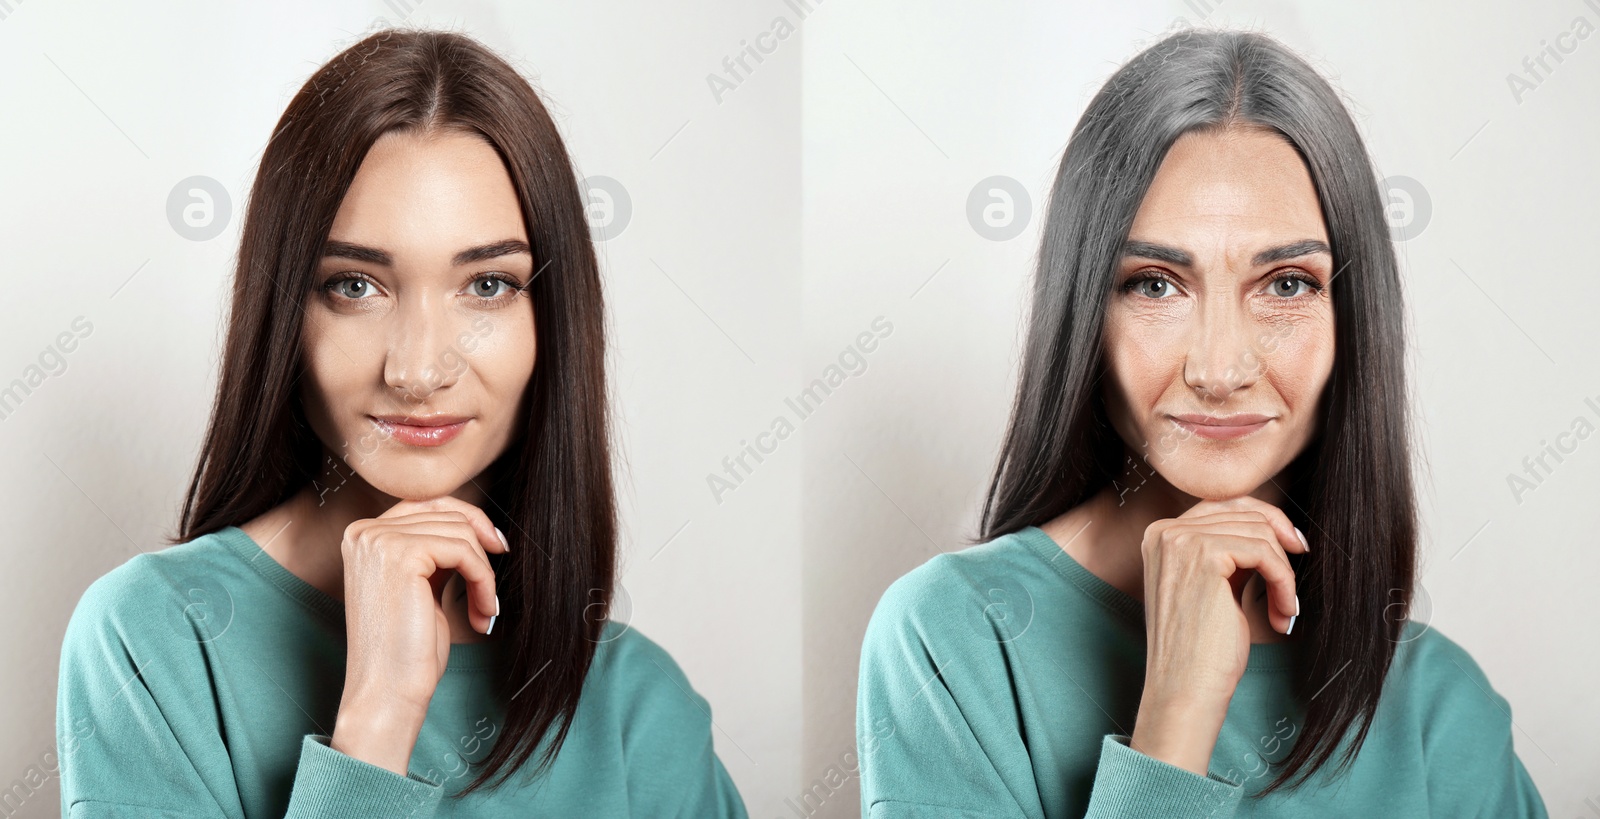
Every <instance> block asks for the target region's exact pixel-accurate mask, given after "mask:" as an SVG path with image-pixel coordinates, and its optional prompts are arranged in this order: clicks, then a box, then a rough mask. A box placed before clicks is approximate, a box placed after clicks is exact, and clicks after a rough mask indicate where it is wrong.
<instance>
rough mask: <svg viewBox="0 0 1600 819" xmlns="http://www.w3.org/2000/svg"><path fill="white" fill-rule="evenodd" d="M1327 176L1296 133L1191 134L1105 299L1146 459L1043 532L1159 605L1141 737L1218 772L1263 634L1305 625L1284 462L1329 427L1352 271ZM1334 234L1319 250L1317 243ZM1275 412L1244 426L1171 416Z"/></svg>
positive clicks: (1134, 439)
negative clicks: (1342, 277)
mask: <svg viewBox="0 0 1600 819" xmlns="http://www.w3.org/2000/svg"><path fill="white" fill-rule="evenodd" d="M1327 242H1328V235H1327V228H1326V226H1325V225H1324V223H1323V220H1322V211H1321V208H1320V206H1319V204H1318V201H1317V195H1316V188H1315V186H1314V185H1313V183H1312V181H1311V176H1310V174H1309V172H1308V171H1307V170H1306V167H1305V165H1304V163H1303V162H1302V161H1301V159H1300V157H1299V155H1298V153H1296V151H1295V150H1294V148H1293V146H1291V145H1290V144H1289V143H1288V142H1287V141H1285V140H1284V139H1283V138H1282V137H1281V136H1279V135H1277V134H1275V133H1273V132H1271V131H1267V130H1264V129H1259V128H1253V127H1240V128H1234V129H1229V130H1226V131H1221V132H1191V133H1189V134H1186V135H1184V136H1182V137H1180V138H1179V139H1178V140H1177V141H1176V142H1175V143H1174V144H1173V146H1172V149H1171V150H1170V151H1169V152H1168V153H1167V156H1166V157H1165V159H1164V160H1163V161H1162V164H1161V167H1160V168H1159V169H1158V170H1157V172H1156V176H1155V179H1154V181H1153V183H1152V184H1151V187H1150V189H1149V191H1148V192H1147V193H1146V195H1145V198H1144V201H1143V202H1142V203H1141V204H1140V207H1139V211H1138V213H1137V215H1136V216H1135V218H1134V222H1133V225H1132V227H1131V228H1130V230H1129V235H1128V243H1129V247H1130V252H1128V253H1126V254H1125V255H1124V257H1123V258H1122V259H1121V261H1120V264H1119V269H1118V271H1117V274H1116V279H1115V285H1114V287H1113V291H1112V293H1111V296H1110V301H1109V302H1108V307H1107V312H1106V323H1105V330H1104V335H1103V343H1104V349H1105V355H1106V367H1107V374H1106V377H1105V379H1104V380H1103V382H1102V383H1103V384H1104V385H1105V386H1104V393H1103V398H1104V400H1105V405H1106V409H1107V413H1108V415H1109V417H1110V420H1111V423H1112V426H1113V427H1114V428H1115V429H1116V430H1117V433H1118V435H1119V436H1120V437H1121V438H1122V440H1123V442H1124V443H1125V445H1126V450H1127V454H1128V457H1129V458H1130V459H1131V461H1132V462H1133V464H1132V466H1130V467H1129V468H1128V469H1127V470H1126V471H1125V473H1124V475H1123V476H1122V478H1121V479H1120V480H1119V481H1118V482H1117V483H1116V484H1115V485H1114V486H1111V487H1107V488H1106V489H1104V490H1102V491H1101V492H1100V493H1098V494H1097V495H1096V496H1095V497H1093V498H1091V499H1090V500H1089V501H1087V502H1085V503H1084V504H1082V505H1080V506H1078V507H1076V508H1074V509H1072V510H1069V511H1068V512H1066V513H1065V514H1063V515H1061V516H1060V517H1058V518H1056V519H1054V520H1052V521H1050V522H1048V523H1046V524H1045V525H1044V526H1042V527H1041V528H1042V529H1043V530H1044V531H1045V533H1046V534H1049V535H1050V536H1051V537H1052V538H1053V539H1054V540H1055V541H1056V543H1058V544H1060V545H1061V547H1062V548H1063V549H1064V550H1065V551H1066V552H1067V553H1068V554H1070V555H1072V557H1073V558H1074V559H1075V560H1077V561H1078V562H1079V563H1081V564H1083V566H1084V567H1085V568H1087V569H1089V571H1091V572H1093V573H1094V574H1096V575H1097V576H1099V577H1101V578H1102V579H1104V580H1105V581H1106V582H1108V583H1110V584H1111V585H1112V586H1114V587H1116V588H1118V589H1121V590H1122V591H1124V592H1126V593H1127V594H1128V595H1130V596H1131V597H1133V598H1135V599H1137V600H1139V601H1141V602H1142V603H1144V607H1145V623H1146V634H1147V637H1148V648H1147V653H1146V671H1145V683H1144V691H1143V695H1142V698H1141V700H1140V704H1139V715H1138V719H1137V721H1136V723H1135V726H1134V730H1133V734H1132V743H1131V744H1132V747H1133V748H1134V749H1136V750H1138V751H1140V752H1142V753H1144V754H1146V755H1148V756H1151V757H1154V758H1156V759H1160V760H1162V761H1164V762H1168V763H1170V764H1172V765H1175V766H1178V767H1180V768H1184V769H1186V770H1189V771H1192V772H1194V773H1197V774H1199V775H1201V776H1204V775H1206V772H1207V768H1208V765H1209V763H1210V760H1211V753H1212V750H1213V749H1214V748H1215V746H1216V741H1217V736H1218V734H1219V733H1220V732H1221V730H1222V723H1223V721H1224V719H1225V718H1226V717H1227V713H1228V704H1229V702H1230V701H1231V699H1232V697H1233V692H1234V689H1235V688H1236V687H1237V685H1238V683H1239V679H1240V677H1242V676H1243V674H1244V669H1245V665H1246V663H1247V662H1248V660H1249V654H1250V644H1251V643H1270V642H1281V641H1284V640H1291V639H1294V637H1293V636H1289V635H1290V634H1292V632H1290V623H1291V620H1290V618H1291V616H1294V615H1298V614H1299V601H1298V599H1297V597H1296V594H1295V577H1294V572H1293V569H1292V568H1291V566H1290V564H1289V561H1288V553H1289V552H1295V553H1299V554H1304V553H1306V552H1307V551H1308V549H1307V547H1306V545H1305V543H1304V540H1303V535H1302V534H1301V533H1300V532H1298V531H1297V530H1296V529H1295V527H1294V526H1293V524H1291V523H1290V521H1289V519H1288V518H1287V517H1286V516H1285V515H1284V513H1283V511H1282V509H1281V508H1280V507H1281V505H1282V504H1284V503H1285V502H1286V500H1285V498H1284V494H1283V488H1282V486H1281V485H1280V481H1279V475H1280V473H1281V472H1282V470H1283V469H1284V468H1285V467H1286V466H1288V465H1289V464H1290V463H1291V462H1292V461H1293V460H1294V458H1295V457H1296V456H1298V455H1299V454H1300V453H1301V452H1303V451H1304V450H1305V448H1306V446H1307V444H1308V443H1309V442H1310V441H1311V440H1312V438H1313V437H1314V436H1315V435H1316V433H1317V418H1318V410H1319V406H1318V404H1319V402H1320V397H1321V394H1322V391H1323V388H1324V386H1325V385H1326V384H1327V381H1328V377H1329V375H1330V373H1331V372H1332V369H1333V354H1334V313H1333V302H1332V293H1333V290H1332V285H1333V282H1334V279H1335V276H1336V272H1335V270H1334V269H1333V257H1332V254H1331V252H1330V251H1329V250H1328V249H1327ZM1318 243H1320V246H1319V244H1318ZM1191 413H1192V414H1200V415H1210V416H1223V417H1225V416H1229V415H1234V414H1238V413H1255V414H1260V415H1265V416H1269V417H1270V418H1271V420H1269V421H1268V422H1267V423H1266V425H1265V426H1264V427H1262V428H1261V429H1259V430H1257V431H1256V432H1253V433H1251V434H1249V435H1246V436H1244V437H1242V438H1235V439H1231V440H1218V439H1211V438H1206V437H1201V436H1199V435H1195V434H1193V432H1192V431H1190V430H1188V429H1186V428H1184V427H1183V426H1181V425H1179V424H1178V423H1177V422H1176V421H1175V420H1174V419H1173V418H1172V416H1174V415H1183V414H1191Z"/></svg>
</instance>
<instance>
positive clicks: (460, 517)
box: [331, 496, 508, 776]
mask: <svg viewBox="0 0 1600 819" xmlns="http://www.w3.org/2000/svg"><path fill="white" fill-rule="evenodd" d="M340 549H341V551H342V553H343V557H344V589H345V628H346V633H347V635H348V639H349V648H348V652H349V653H348V655H347V659H346V663H345V680H344V694H343V697H342V699H341V700H340V703H339V716H338V720H337V722H336V724H335V727H334V734H333V738H332V740H333V741H332V743H331V744H332V747H334V748H335V749H336V750H339V751H341V752H343V753H346V754H349V755H350V756H353V757H355V758H357V759H362V760H365V761H367V762H371V763H372V764H374V765H379V766H380V767H383V768H387V769H388V770H391V771H394V772H396V773H399V774H401V775H402V776H403V775H405V773H406V768H407V765H408V763H409V762H410V759H411V749H412V748H413V747H414V746H415V745H416V740H417V734H418V733H419V732H420V731H421V729H422V722H423V720H424V719H425V718H426V716H427V713H428V704H429V702H431V701H432V699H433V692H434V690H435V689H436V688H437V687H438V684H439V678H440V677H442V676H444V670H445V666H446V665H447V664H448V663H449V659H450V623H449V620H448V619H447V618H446V617H445V612H444V604H443V602H442V601H441V599H440V597H441V594H442V592H443V590H444V586H445V584H446V583H448V582H449V581H450V577H451V572H452V571H454V572H458V573H460V575H461V577H462V579H463V580H464V581H465V583H466V586H467V601H468V619H469V621H470V622H471V623H472V626H473V628H475V629H477V630H478V631H481V632H487V631H488V628H489V618H490V617H491V616H493V615H498V614H499V600H498V598H497V597H496V595H495V577H494V569H493V568H492V567H491V566H490V565H489V557H488V554H487V553H488V552H489V551H493V552H496V553H500V554H504V553H505V552H507V551H508V549H507V547H506V545H505V542H504V540H503V539H502V536H501V535H500V533H499V531H498V530H497V529H495V527H494V524H493V523H491V522H490V521H489V518H488V516H487V515H485V514H484V513H483V510H481V509H479V508H477V507H476V506H473V505H471V504H469V503H466V502H464V501H461V500H459V499H457V498H453V497H448V496H447V497H442V498H435V499H432V500H426V501H410V500H407V501H401V502H400V503H397V504H395V505H394V506H393V507H391V508H390V509H389V510H388V511H386V512H384V513H383V514H382V515H379V516H378V517H376V518H365V519H362V520H358V521H355V522H354V523H351V524H350V525H349V526H347V527H345V530H344V539H343V542H342V543H341V544H340Z"/></svg>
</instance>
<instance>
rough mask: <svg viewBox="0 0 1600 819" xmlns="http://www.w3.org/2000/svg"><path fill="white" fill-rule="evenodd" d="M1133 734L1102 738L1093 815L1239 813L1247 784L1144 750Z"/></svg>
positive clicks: (1218, 815)
mask: <svg viewBox="0 0 1600 819" xmlns="http://www.w3.org/2000/svg"><path fill="white" fill-rule="evenodd" d="M1131 739H1132V738H1131V737H1129V736H1127V735H1125V734H1107V735H1105V737H1104V738H1102V739H1101V741H1100V766H1099V768H1097V769H1096V771H1095V776H1094V792H1093V793H1092V794H1091V795H1090V797H1089V811H1088V815H1090V816H1127V817H1144V816H1149V817H1173V816H1196V817H1202V816H1203V817H1211V818H1212V819H1222V817H1227V816H1233V815H1234V811H1235V810H1236V809H1237V808H1238V806H1239V800H1240V798H1241V797H1242V796H1243V795H1244V787H1243V786H1242V785H1240V784H1239V783H1236V782H1232V781H1230V780H1227V779H1223V778H1221V777H1218V776H1201V775H1199V774H1197V773H1195V772H1194V771H1190V770H1187V769H1184V768H1180V767H1178V766H1176V765H1172V764H1170V763H1167V762H1163V761H1161V760H1159V759H1156V758H1155V757H1152V756H1148V755H1146V754H1143V753H1140V752H1139V751H1136V750H1134V749H1133V747H1132V746H1131V745H1129V742H1130V740H1131Z"/></svg>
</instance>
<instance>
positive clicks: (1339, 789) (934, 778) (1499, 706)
mask: <svg viewBox="0 0 1600 819" xmlns="http://www.w3.org/2000/svg"><path fill="white" fill-rule="evenodd" d="M1297 650H1298V643H1295V642H1293V641H1289V642H1284V643H1263V644H1255V645H1252V646H1251V647H1250V660H1249V665H1248V667H1247V668H1246V670H1245V672H1244V676H1243V678H1242V679H1241V680H1240V681H1239V685H1238V688H1237V689H1236V690H1235V692H1234V695H1233V700H1232V702H1231V703H1230V704H1229V706H1228V714H1227V719H1226V721H1225V723H1224V724H1223V726H1222V731H1221V735H1220V736H1219V737H1218V738H1217V744H1216V747H1215V750H1214V751H1213V752H1212V755H1211V763H1210V771H1209V775H1208V776H1200V775H1199V774H1196V773H1193V772H1191V771H1188V770H1186V769H1183V768H1179V767H1177V766H1175V765H1170V764H1168V763H1166V762H1162V761H1159V760H1156V759H1154V758H1152V757H1149V756H1146V755H1144V754H1142V753H1140V752H1138V751H1135V750H1133V749H1132V748H1130V747H1129V746H1128V737H1129V736H1130V735H1131V734H1132V732H1133V726H1134V718H1135V716H1136V712H1137V710H1138V706H1139V698H1140V694H1141V691H1142V688H1143V680H1144V667H1145V630H1144V608H1143V605H1142V604H1141V603H1140V602H1139V601H1137V600H1135V599H1134V598H1132V597H1130V596H1128V595H1127V594H1125V593H1123V592H1122V591H1120V590H1118V589H1117V588H1115V587H1113V586H1112V585H1111V584H1109V583H1107V582H1105V581H1104V580H1102V579H1100V578H1099V577H1097V576H1096V575H1094V574H1092V573H1090V572H1089V570H1087V569H1085V568H1084V567H1083V566H1082V565H1080V564H1079V563H1078V562H1077V561H1075V560H1073V558H1072V557H1071V556H1070V555H1068V554H1067V553H1066V552H1065V551H1063V550H1062V549H1061V548H1060V547H1059V546H1057V545H1056V543H1055V542H1054V541H1053V540H1051V538H1050V537H1049V536H1048V535H1046V534H1045V533H1044V532H1043V531H1041V530H1040V529H1038V528H1035V527H1029V528H1026V529H1023V530H1021V531H1019V532H1015V533H1012V534H1009V535H1005V536H1003V537H999V538H996V539H994V540H993V541H990V542H988V543H984V544H981V545H978V546H973V547H971V548H967V549H964V550H962V551H959V552H954V553H949V554H943V555H939V556H936V557H934V558H933V559H932V560H929V561H928V562H927V563H925V564H923V565H922V566H920V567H918V568H916V569H914V570H913V571H911V572H910V573H908V574H907V575H906V576H904V577H902V578H900V579H899V580H897V581H896V582H895V583H894V584H893V585H891V586H890V587H889V589H888V591H886V592H885V593H884V595H883V598H882V600H881V601H880V602H879V603H878V607H877V610H876V611H875V612H874V613H873V615H872V620H871V622H870V623H869V625H868V626H867V634H866V639H865V641H864V643H863V645H862V649H861V677H860V691H859V697H858V699H857V705H856V708H857V710H856V723H857V725H856V734H857V737H856V739H857V747H858V750H859V758H860V766H861V767H860V775H861V804H862V808H863V811H862V812H863V815H864V816H869V817H873V819H893V818H894V817H912V816H918V817H924V816H927V817H931V816H940V817H973V818H974V819H975V818H976V817H1019V818H1020V817H1028V819H1043V817H1079V816H1090V817H1111V816H1116V817H1212V819H1221V817H1234V816H1238V817H1243V816H1277V817H1297V816H1306V817H1310V816H1317V817H1325V816H1363V817H1366V816H1371V817H1420V816H1430V815H1431V816H1438V817H1446V816H1448V817H1451V819H1466V818H1467V817H1493V819H1510V817H1545V816H1547V814H1546V813H1545V807H1544V802H1543V801H1542V800H1541V798H1540V796H1539V793H1538V791H1537V790H1536V789H1535V788H1534V785H1533V782H1532V781H1531V780H1530V779H1529V777H1528V772H1527V771H1526V770H1525V769H1524V768H1523V766H1522V762H1521V760H1519V759H1518V758H1517V755H1516V753H1515V751H1514V750H1513V748H1512V741H1511V727H1512V726H1511V710H1510V708H1509V707H1508V706H1507V704H1506V700H1505V698H1503V697H1501V696H1500V695H1499V694H1498V693H1496V692H1495V691H1494V689H1493V688H1492V687H1491V686H1490V685H1489V681H1488V680H1487V679H1486V678H1485V677H1484V674H1483V671H1482V670H1480V669H1479V668H1478V666H1477V664H1476V663H1474V662H1473V661H1472V658H1471V657H1470V656H1469V655H1468V654H1467V652H1466V651H1464V650H1463V649H1462V648H1461V647H1460V646H1458V645H1456V644H1455V643H1454V642H1452V641H1450V640H1449V639H1448V638H1446V637H1445V636H1444V635H1443V634H1440V633H1439V631H1438V629H1433V628H1428V627H1426V626H1421V625H1418V624H1416V623H1414V622H1413V623H1407V624H1406V630H1405V633H1404V642H1402V644H1401V645H1400V647H1399V650H1398V653H1397V655H1396V658H1395V664H1394V666H1393V668H1392V670H1391V671H1390V675H1389V677H1388V679H1387V681H1386V683H1385V691H1384V695H1383V697H1382V698H1381V700H1380V705H1379V707H1378V712H1377V716H1376V719H1375V721H1374V723H1373V725H1372V729H1371V732H1370V733H1369V734H1368V736H1367V740H1366V744H1365V745H1364V746H1363V747H1362V749H1361V752H1360V753H1359V755H1357V757H1356V759H1355V762H1354V763H1353V764H1352V766H1351V767H1350V768H1349V769H1348V770H1347V771H1346V773H1345V775H1343V776H1342V777H1340V778H1339V779H1338V780H1335V779H1333V778H1332V776H1331V773H1330V771H1331V770H1332V764H1330V766H1328V767H1325V768H1323V769H1322V770H1321V771H1319V772H1318V774H1317V775H1316V776H1315V777H1313V779H1312V780H1311V781H1310V782H1308V783H1306V784H1305V785H1303V786H1301V787H1299V788H1297V789H1293V790H1288V791H1284V790H1281V789H1280V790H1279V791H1276V792H1274V793H1272V794H1270V795H1267V796H1265V797H1261V798H1260V799H1259V800H1257V799H1252V798H1249V796H1248V795H1249V794H1252V793H1255V792H1256V791H1259V790H1260V789H1261V787H1262V786H1264V785H1265V784H1266V783H1267V782H1268V781H1270V780H1271V779H1272V778H1273V777H1274V776H1275V775H1276V774H1277V773H1278V771H1279V770H1280V767H1279V766H1278V765H1277V764H1276V763H1278V762H1281V761H1282V760H1283V758H1284V757H1286V756H1287V755H1288V753H1289V751H1290V750H1291V748H1292V746H1293V743H1294V742H1295V741H1296V738H1297V737H1298V735H1299V733H1300V727H1301V725H1302V724H1303V717H1304V713H1305V711H1304V708H1303V707H1301V706H1299V705H1297V704H1296V702H1295V701H1294V699H1293V698H1292V697H1291V696H1290V682H1291V662H1292V660H1293V652H1295V651H1297ZM1346 739H1347V742H1348V739H1349V737H1347V738H1346ZM1342 750H1343V747H1341V751H1342ZM1337 760H1338V757H1335V759H1334V762H1335V763H1336V762H1337Z"/></svg>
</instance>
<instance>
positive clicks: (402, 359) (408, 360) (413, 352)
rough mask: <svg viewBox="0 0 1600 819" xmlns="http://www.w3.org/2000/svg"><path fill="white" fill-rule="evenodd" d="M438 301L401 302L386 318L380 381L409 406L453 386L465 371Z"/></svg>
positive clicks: (449, 320)
mask: <svg viewBox="0 0 1600 819" xmlns="http://www.w3.org/2000/svg"><path fill="white" fill-rule="evenodd" d="M442 301H443V300H441V299H437V298H434V297H432V296H429V295H428V294H426V293H421V294H417V295H416V297H415V298H411V299H404V298H402V299H401V300H400V306H399V309H397V310H395V311H394V312H393V313H392V314H391V315H390V317H389V321H388V328H387V333H386V339H385V341H386V344H387V345H388V351H387V353H386V355H385V357H384V361H383V380H384V383H385V384H387V385H388V386H389V387H391V388H393V389H394V390H396V391H397V392H399V393H401V394H402V395H403V396H404V397H405V399H406V400H407V401H408V402H410V403H411V404H413V405H416V404H422V403H426V402H427V400H428V398H429V396H431V395H432V394H433V393H434V391H436V390H441V389H447V388H449V387H451V386H453V385H454V384H455V383H456V381H457V380H458V379H459V378H460V377H461V374H462V373H463V372H465V370H466V362H465V360H464V359H463V358H462V356H461V353H460V351H458V350H456V348H455V346H454V338H455V336H454V332H455V322H454V320H453V319H452V317H451V316H450V314H449V308H448V307H447V306H446V305H444V304H443V303H442Z"/></svg>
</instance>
